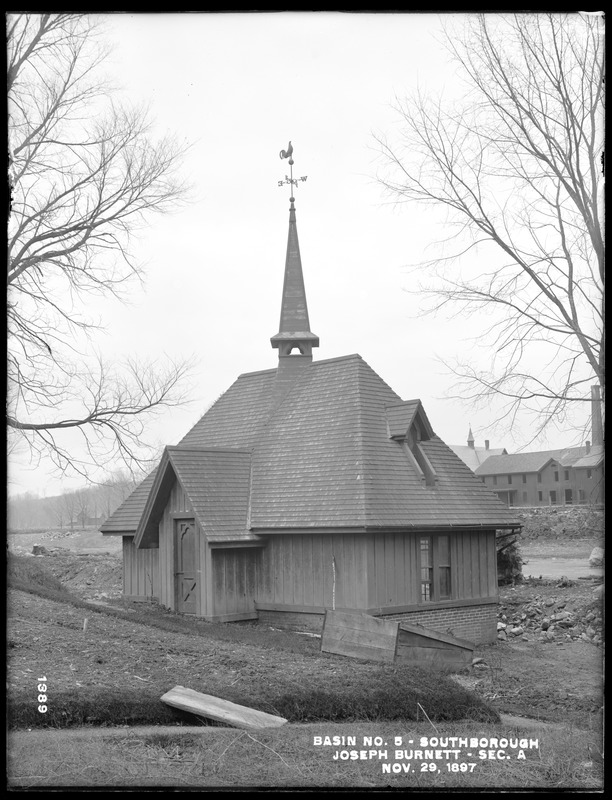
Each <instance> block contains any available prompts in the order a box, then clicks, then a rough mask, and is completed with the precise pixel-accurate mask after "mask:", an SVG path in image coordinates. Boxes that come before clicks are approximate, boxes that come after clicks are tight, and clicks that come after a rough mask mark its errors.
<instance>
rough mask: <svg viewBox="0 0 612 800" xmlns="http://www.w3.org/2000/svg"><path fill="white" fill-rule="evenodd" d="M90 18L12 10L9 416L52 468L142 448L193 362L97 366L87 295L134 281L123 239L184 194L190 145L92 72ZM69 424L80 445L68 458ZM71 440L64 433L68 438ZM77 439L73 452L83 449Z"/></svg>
mask: <svg viewBox="0 0 612 800" xmlns="http://www.w3.org/2000/svg"><path fill="white" fill-rule="evenodd" d="M98 28H99V25H98V22H97V21H96V18H95V17H94V16H91V15H78V14H55V15H51V14H41V15H34V14H18V15H9V16H8V22H7V31H8V50H7V53H8V64H7V66H8V76H7V77H8V89H9V104H8V112H9V156H10V166H9V176H10V181H11V195H12V196H11V214H10V220H9V232H8V272H7V285H8V385H9V392H8V413H7V421H8V425H9V428H10V429H11V430H12V431H13V433H16V434H18V435H19V436H20V437H22V438H23V440H24V441H25V442H26V443H27V445H28V446H29V448H30V452H31V455H32V457H33V458H34V459H40V458H44V457H50V458H51V460H52V461H53V463H54V464H55V465H56V466H57V468H58V469H60V470H61V471H66V470H72V471H74V472H77V473H78V474H81V475H90V473H91V469H92V468H93V469H96V468H99V467H100V466H103V465H109V466H110V465H112V464H113V463H114V461H115V460H117V459H118V460H119V461H122V462H123V463H124V464H125V465H127V466H132V465H133V464H134V463H138V462H139V461H140V460H142V458H143V455H142V453H143V446H144V439H143V436H144V430H145V423H146V420H147V418H148V416H150V414H151V413H153V412H156V411H160V410H162V409H164V408H167V407H170V406H172V405H175V404H176V403H178V402H182V401H183V400H184V392H183V391H182V389H181V385H182V382H183V381H184V379H185V378H186V375H187V373H188V371H189V364H188V363H181V364H169V365H167V366H166V367H161V368H160V367H159V366H157V367H156V368H153V366H152V365H151V364H146V363H142V362H138V361H136V360H132V361H128V362H127V364H125V365H124V367H123V369H120V368H118V367H113V368H112V369H111V368H109V367H108V365H106V364H104V363H103V362H102V361H101V360H100V359H97V362H96V363H95V364H93V365H92V363H91V358H90V356H89V355H88V354H89V352H90V350H91V343H90V341H89V337H90V335H91V333H92V332H93V331H94V330H95V329H96V328H97V327H99V323H98V322H96V321H95V320H92V319H89V318H88V317H87V316H85V315H84V314H83V310H84V309H86V307H87V301H88V299H89V297H90V296H91V295H109V294H110V295H115V296H117V297H118V298H120V299H121V298H122V297H123V292H124V290H125V288H126V287H127V286H128V284H129V282H130V281H131V280H132V279H134V278H135V279H136V280H139V279H141V274H140V269H139V266H138V264H137V263H136V262H135V260H134V259H133V258H132V256H131V254H130V250H129V245H130V236H131V234H133V232H134V231H135V230H137V229H138V228H140V227H142V226H144V225H145V224H147V223H148V221H149V217H150V215H151V214H153V213H156V212H157V213H164V212H168V211H170V210H172V209H174V208H176V207H177V205H178V204H179V203H181V202H183V201H184V200H185V199H186V196H187V187H186V185H185V183H184V182H183V181H182V180H181V179H180V177H179V174H178V171H179V168H180V166H181V163H182V158H183V155H184V153H185V147H183V146H181V145H179V144H178V142H177V140H176V139H175V138H173V137H171V136H166V137H163V138H161V139H157V140H156V139H154V138H153V137H152V133H151V127H152V126H151V121H150V118H149V115H148V113H147V111H146V110H145V109H142V108H126V107H123V106H122V105H121V104H119V103H118V102H116V100H114V99H113V96H112V92H110V91H109V87H107V86H106V85H105V84H104V83H103V82H102V81H101V80H100V79H99V77H98V74H99V72H98V70H99V67H100V65H101V64H102V62H103V60H104V57H105V55H106V51H105V49H104V47H103V46H102V45H101V41H102V38H101V37H100V35H99V34H100V31H99V30H98ZM71 430H73V431H74V430H78V431H79V432H80V433H81V435H82V438H83V444H84V445H85V450H86V453H87V455H86V456H85V457H83V458H81V457H80V456H77V450H76V449H73V442H74V439H71V440H69V439H66V438H64V437H65V435H66V434H67V433H68V432H69V431H71ZM69 442H70V443H69ZM79 449H80V448H79Z"/></svg>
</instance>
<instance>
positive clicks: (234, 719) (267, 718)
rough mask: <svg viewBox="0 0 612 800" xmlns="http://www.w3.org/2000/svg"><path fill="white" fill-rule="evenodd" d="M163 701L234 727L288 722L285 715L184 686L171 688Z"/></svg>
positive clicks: (247, 727) (251, 728)
mask: <svg viewBox="0 0 612 800" xmlns="http://www.w3.org/2000/svg"><path fill="white" fill-rule="evenodd" d="M161 701H162V702H163V703H166V705H169V706H173V707H174V708H179V709H181V711H189V712H190V713H192V714H197V715H198V716H200V717H207V718H208V719H214V720H216V721H217V722H224V723H225V724H226V725H231V726H232V727H234V728H246V729H247V730H257V729H259V728H279V727H280V726H281V725H284V724H285V722H287V720H286V719H284V718H283V717H276V716H274V715H273V714H266V713H265V712H264V711H257V710H256V709H254V708H248V707H247V706H239V705H237V704H236V703H230V702H229V700H222V699H221V698H220V697H213V696H212V695H210V694H201V693H200V692H196V691H194V690H193V689H186V688H185V687H184V686H175V687H174V688H173V689H170V691H169V692H166V694H164V695H163V696H162V697H161Z"/></svg>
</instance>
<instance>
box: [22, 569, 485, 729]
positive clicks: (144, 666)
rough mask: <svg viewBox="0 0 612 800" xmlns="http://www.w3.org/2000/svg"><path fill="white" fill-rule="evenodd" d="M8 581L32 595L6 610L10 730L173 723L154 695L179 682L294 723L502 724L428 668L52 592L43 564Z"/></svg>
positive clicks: (256, 629)
mask: <svg viewBox="0 0 612 800" xmlns="http://www.w3.org/2000/svg"><path fill="white" fill-rule="evenodd" d="M9 581H10V585H11V586H12V587H13V588H14V589H16V590H19V591H22V592H28V593H29V595H30V600H27V599H25V600H24V599H22V600H21V601H20V603H19V604H18V605H17V606H15V607H13V608H12V609H10V613H9V629H8V647H9V677H10V681H9V685H10V691H9V696H8V704H9V721H10V726H11V727H12V728H24V727H41V726H50V727H68V726H74V725H82V724H84V723H87V722H89V723H95V724H97V725H103V724H125V723H129V724H138V723H149V724H150V723H155V722H171V721H172V720H174V719H176V718H177V714H178V712H175V711H174V710H170V709H168V707H166V706H165V705H164V704H163V703H161V702H160V700H159V698H160V696H161V695H162V694H163V693H164V692H165V691H167V690H168V688H171V686H172V685H175V684H181V685H186V686H190V687H191V688H195V689H196V690H198V691H203V692H205V693H207V694H214V695H218V696H220V697H223V698H225V699H227V700H230V701H232V702H235V703H239V704H242V705H247V706H250V707H252V708H257V709H260V710H262V711H266V712H269V713H272V714H277V715H280V716H282V717H285V718H286V719H288V720H290V721H293V722H312V721H317V720H319V721H323V720H326V721H340V720H351V721H354V720H370V721H383V720H399V719H406V720H407V719H415V718H417V715H418V714H419V713H420V711H419V706H420V707H421V708H424V709H426V711H427V714H428V716H429V717H430V719H432V720H433V721H442V720H459V719H472V720H482V721H495V720H498V719H499V718H498V715H497V713H496V712H495V711H494V710H493V709H491V708H490V707H488V706H487V705H486V704H485V703H484V702H483V701H482V700H480V699H479V698H478V697H477V696H476V695H475V694H473V693H472V692H470V691H468V690H466V689H464V688H462V687H460V686H458V685H457V684H456V683H454V682H453V681H451V680H449V679H448V678H447V677H445V675H443V674H442V673H440V672H437V671H435V670H431V669H421V668H416V667H410V666H405V665H396V664H377V663H371V662H362V661H358V660H354V659H347V658H342V657H334V656H330V655H328V654H324V653H320V652H319V650H318V642H317V640H313V639H311V638H310V637H300V636H299V635H297V634H289V633H285V632H280V631H273V630H270V629H268V628H266V627H264V626H257V625H250V626H249V625H223V624H216V625H215V624H211V623H204V622H201V621H197V620H193V619H188V618H185V617H180V616H177V615H173V614H168V613H165V612H162V611H161V610H157V611H154V610H151V609H150V608H149V609H147V610H133V611H130V612H128V611H121V610H119V609H113V608H108V607H103V606H99V605H93V604H89V603H85V602H83V601H81V600H79V599H78V598H75V597H73V596H72V595H70V594H69V593H68V592H66V591H65V589H63V588H62V587H61V586H59V587H58V585H57V581H56V579H54V578H53V577H52V576H50V575H49V574H48V573H47V572H46V571H45V569H44V566H43V565H42V564H41V561H40V560H39V559H33V558H25V557H21V558H20V557H12V558H11V560H10V569H9ZM39 597H40V598H43V597H44V598H45V600H46V602H45V603H40V602H37V601H36V598H39ZM83 611H85V612H86V614H87V615H88V618H89V620H90V622H89V628H88V630H87V631H86V632H85V631H84V630H83ZM11 616H12V617H13V618H14V619H15V622H14V623H12V622H11ZM28 618H31V620H32V621H31V624H30V623H29V622H28ZM33 626H37V627H36V633H37V634H38V635H37V637H36V641H35V642H34V641H30V638H29V637H30V634H31V633H33V632H34V629H33ZM162 632H163V633H162ZM135 664H137V665H138V666H137V667H136V666H134V665H135ZM36 670H41V671H44V672H41V674H45V675H48V676H49V683H50V685H51V687H52V688H50V690H49V691H50V694H51V695H52V702H51V701H50V702H49V708H48V710H47V712H46V713H45V714H41V713H39V711H38V708H37V705H36V703H33V701H32V681H33V680H34V678H33V677H32V674H31V673H32V671H34V672H35V671H36ZM77 678H78V680H77ZM169 681H170V685H168V684H169ZM179 717H180V715H179Z"/></svg>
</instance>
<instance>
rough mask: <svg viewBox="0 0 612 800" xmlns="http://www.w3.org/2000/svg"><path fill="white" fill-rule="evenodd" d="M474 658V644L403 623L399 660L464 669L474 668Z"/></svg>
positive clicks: (400, 635) (400, 634)
mask: <svg viewBox="0 0 612 800" xmlns="http://www.w3.org/2000/svg"><path fill="white" fill-rule="evenodd" d="M473 657H474V645H473V644H472V642H468V641H466V640H465V639H457V637H455V636H451V635H450V634H448V633H440V632H439V631H434V630H431V629H430V628H423V627H420V626H418V625H409V624H407V623H405V622H402V623H400V626H399V631H398V636H397V656H396V660H397V661H404V662H410V663H426V664H436V665H439V666H444V667H453V668H458V669H462V668H463V667H469V666H470V664H471V663H472V659H473Z"/></svg>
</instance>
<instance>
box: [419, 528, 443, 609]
mask: <svg viewBox="0 0 612 800" xmlns="http://www.w3.org/2000/svg"><path fill="white" fill-rule="evenodd" d="M419 552H420V569H421V576H420V580H421V602H422V603H428V602H430V601H432V600H434V601H435V600H450V597H451V564H450V537H449V536H421V537H420V539H419Z"/></svg>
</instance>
